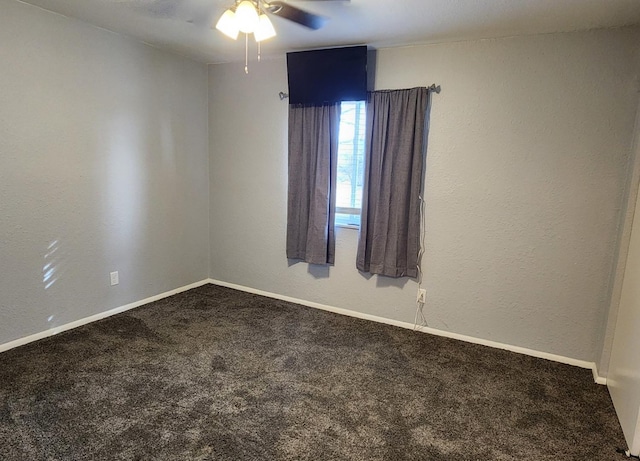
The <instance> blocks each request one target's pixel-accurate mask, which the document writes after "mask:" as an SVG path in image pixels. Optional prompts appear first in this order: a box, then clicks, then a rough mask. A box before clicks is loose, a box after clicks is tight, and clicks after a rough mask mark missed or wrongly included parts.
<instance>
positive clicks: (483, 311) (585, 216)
mask: <svg viewBox="0 0 640 461" xmlns="http://www.w3.org/2000/svg"><path fill="white" fill-rule="evenodd" d="M639 43H640V33H639V31H638V29H626V30H607V31H596V32H585V33H571V34H552V35H541V36H531V37H519V38H508V39H500V40H483V41H476V42H459V43H450V44H438V45H431V46H417V47H407V48H397V49H384V50H380V51H379V52H378V59H377V72H376V73H377V80H376V87H377V88H407V87H412V86H419V85H428V84H430V83H432V82H435V83H438V84H440V85H442V93H441V94H439V95H436V96H434V101H433V111H432V114H431V134H430V144H429V152H428V161H427V177H426V186H425V191H424V192H425V199H426V209H427V212H426V219H425V221H426V229H427V233H426V255H425V257H424V259H423V270H424V273H425V281H424V285H425V287H426V289H427V306H426V313H427V319H428V322H429V325H430V326H431V327H434V328H437V329H441V330H446V331H450V332H455V333H459V334H464V335H468V336H472V337H476V338H481V339H487V340H491V341H497V342H502V343H506V344H510V345H515V346H521V347H526V348H530V349H533V350H537V351H541V352H548V353H553V354H558V355H562V356H566V357H569V358H574V359H580V360H588V361H595V360H596V359H597V357H598V354H599V352H600V349H601V347H602V337H603V334H604V326H605V316H606V308H607V306H608V297H609V286H608V285H609V276H610V273H611V271H612V265H613V259H614V252H615V248H616V238H617V226H618V224H619V221H620V207H621V204H622V202H623V198H624V197H623V195H624V184H625V180H626V174H627V173H626V166H627V161H628V158H629V155H630V151H631V142H632V132H633V123H634V116H635V111H636V106H637V91H638V83H637V82H638V75H637V69H638V67H637V64H638V63H637V59H638V44H639ZM285 67H286V66H285V61H284V59H279V60H273V61H267V62H263V63H261V64H254V65H252V66H251V73H250V74H249V75H248V76H245V75H244V74H243V71H242V66H240V65H236V64H222V65H212V66H210V67H209V88H210V93H209V101H210V106H209V110H210V132H209V136H210V150H211V158H210V168H211V170H210V171H211V195H210V199H211V226H210V232H211V235H210V242H211V276H212V278H214V279H219V280H223V281H226V282H230V283H235V284H239V285H243V286H247V287H251V288H255V289H259V290H264V291H269V292H273V293H277V294H280V295H286V296H291V297H296V298H300V299H304V300H307V301H312V302H317V303H322V304H327V305H331V306H335V307H341V308H345V309H350V310H355V311H359V312H362V313H366V314H372V315H377V316H381V317H385V318H388V319H393V320H400V321H406V322H413V319H414V312H415V303H414V301H415V295H416V288H417V285H416V283H415V282H414V281H407V280H406V279H401V280H392V279H387V278H383V277H366V276H364V275H362V274H359V273H358V272H357V270H356V269H355V252H356V241H357V232H356V231H353V230H348V229H339V230H338V232H337V256H336V264H335V266H334V267H331V268H321V267H313V266H308V265H306V264H294V265H291V266H290V265H288V263H287V260H286V258H285V252H284V243H285V242H284V238H285V220H286V133H287V104H286V101H285V102H281V101H280V100H279V99H278V96H277V94H278V92H279V91H285V90H286V84H287V79H286V68H285Z"/></svg>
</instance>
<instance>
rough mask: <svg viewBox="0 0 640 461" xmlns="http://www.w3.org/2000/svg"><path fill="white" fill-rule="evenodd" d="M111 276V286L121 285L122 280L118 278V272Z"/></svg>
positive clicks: (112, 273)
mask: <svg viewBox="0 0 640 461" xmlns="http://www.w3.org/2000/svg"><path fill="white" fill-rule="evenodd" d="M109 276H110V277H111V286H113V285H117V284H118V283H120V279H119V277H118V271H115V272H111V273H110V274H109Z"/></svg>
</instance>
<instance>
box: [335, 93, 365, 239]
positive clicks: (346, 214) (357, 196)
mask: <svg viewBox="0 0 640 461" xmlns="http://www.w3.org/2000/svg"><path fill="white" fill-rule="evenodd" d="M365 118H366V105H365V102H364V101H354V102H343V103H341V115H340V135H339V141H338V142H339V145H338V178H337V179H338V180H337V184H336V221H335V224H336V226H340V227H356V228H357V227H360V213H361V209H362V185H363V182H364V137H365V126H366V125H365Z"/></svg>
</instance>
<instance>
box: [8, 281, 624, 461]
mask: <svg viewBox="0 0 640 461" xmlns="http://www.w3.org/2000/svg"><path fill="white" fill-rule="evenodd" d="M621 446H624V439H623V437H622V433H621V430H620V427H619V424H618V422H617V420H616V417H615V413H614V409H613V407H612V404H611V400H610V399H609V395H608V393H607V389H606V388H605V387H604V386H599V385H596V384H594V383H593V380H592V376H591V372H590V371H589V370H583V369H579V368H574V367H570V366H566V365H562V364H558V363H554V362H549V361H546V360H541V359H535V358H532V357H526V356H523V355H518V354H514V353H511V352H506V351H500V350H495V349H491V348H487V347H483V346H477V345H472V344H466V343H462V342H458V341H455V340H450V339H445V338H440V337H436V336H431V335H427V334H424V333H416V332H413V331H410V330H403V329H400V328H395V327H390V326H386V325H380V324H376V323H372V322H368V321H364V320H357V319H353V318H349V317H344V316H339V315H335V314H331V313H327V312H323V311H319V310H314V309H310V308H307V307H302V306H298V305H295V304H290V303H286V302H281V301H275V300H272V299H269V298H264V297H260V296H255V295H251V294H246V293H242V292H237V291H234V290H230V289H226V288H221V287H216V286H212V285H207V286H203V287H201V288H197V289H194V290H191V291H188V292H186V293H182V294H179V295H176V296H173V297H171V298H167V299H164V300H161V301H158V302H155V303H152V304H149V305H146V306H144V307H141V308H138V309H135V310H133V311H129V312H127V313H124V314H120V315H117V316H114V317H111V318H109V319H105V320H103V321H100V322H97V323H94V324H91V325H87V326H84V327H81V328H78V329H75V330H72V331H69V332H66V333H63V334H60V335H58V336H55V337H52V338H49V339H46V340H42V341H39V342H37V343H33V344H30V345H28V346H24V347H21V348H18V349H14V350H11V351H8V352H6V353H3V354H0V459H2V460H3V461H6V460H29V461H31V460H234V461H235V460H314V461H320V460H431V461H438V460H447V461H449V460H455V461H464V460H478V461H492V460H529V461H546V460H549V461H551V460H553V461H565V460H566V461H570V460H576V461H578V460H579V461H607V460H621V459H625V458H624V456H622V455H619V454H617V453H616V452H615V449H616V447H621Z"/></svg>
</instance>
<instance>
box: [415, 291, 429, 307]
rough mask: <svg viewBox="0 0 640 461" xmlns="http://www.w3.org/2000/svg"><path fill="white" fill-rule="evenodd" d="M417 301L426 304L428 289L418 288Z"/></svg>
mask: <svg viewBox="0 0 640 461" xmlns="http://www.w3.org/2000/svg"><path fill="white" fill-rule="evenodd" d="M416 301H417V302H419V303H422V304H424V303H425V302H426V301H427V290H425V289H424V288H420V289H419V290H418V297H417V298H416Z"/></svg>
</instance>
